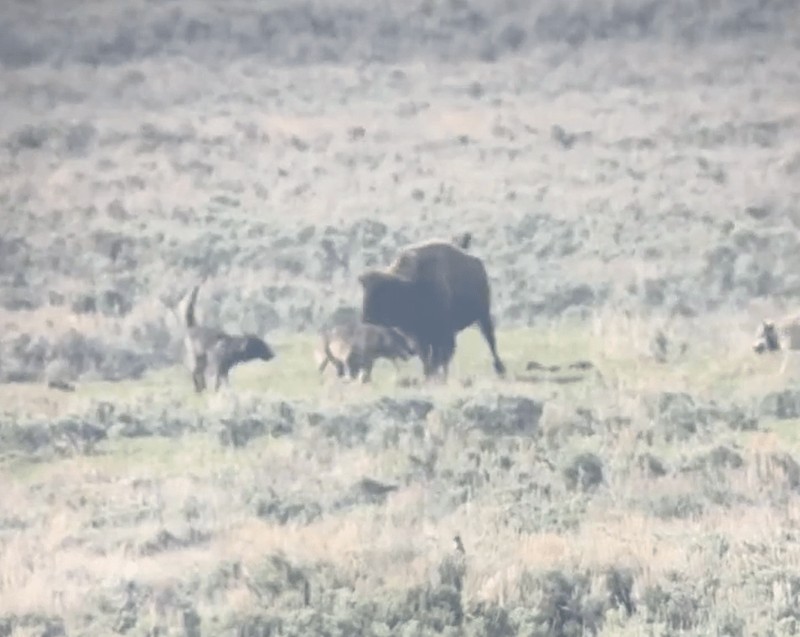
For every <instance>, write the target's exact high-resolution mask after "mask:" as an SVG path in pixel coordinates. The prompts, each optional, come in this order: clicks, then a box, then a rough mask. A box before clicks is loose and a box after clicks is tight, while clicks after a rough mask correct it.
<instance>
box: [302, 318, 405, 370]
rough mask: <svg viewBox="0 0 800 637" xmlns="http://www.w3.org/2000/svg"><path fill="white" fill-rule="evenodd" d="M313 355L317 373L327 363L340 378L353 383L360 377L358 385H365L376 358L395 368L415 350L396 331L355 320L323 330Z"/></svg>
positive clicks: (403, 336) (391, 328)
mask: <svg viewBox="0 0 800 637" xmlns="http://www.w3.org/2000/svg"><path fill="white" fill-rule="evenodd" d="M315 355H316V358H317V361H318V362H319V368H318V369H319V372H320V373H322V372H324V371H325V368H326V367H327V366H328V364H329V363H330V364H332V365H333V366H334V368H335V369H336V375H337V376H339V377H340V378H342V377H344V376H346V375H347V376H349V377H350V378H351V379H353V380H355V379H356V378H357V377H359V375H360V377H361V382H362V383H368V382H370V380H371V379H372V368H373V366H374V365H375V361H377V360H378V359H379V358H385V359H387V360H390V361H392V362H393V363H394V365H395V368H397V361H398V360H402V361H406V360H408V359H409V358H411V357H412V356H415V355H416V349H415V347H414V344H413V342H412V341H411V339H409V338H408V337H407V336H406V335H405V334H403V333H402V332H401V331H400V330H398V329H396V328H393V327H385V326H382V325H370V324H368V323H362V322H360V321H354V322H350V323H345V324H340V325H334V326H332V327H329V328H326V329H323V330H322V332H321V334H320V344H319V347H318V348H317V350H316V352H315Z"/></svg>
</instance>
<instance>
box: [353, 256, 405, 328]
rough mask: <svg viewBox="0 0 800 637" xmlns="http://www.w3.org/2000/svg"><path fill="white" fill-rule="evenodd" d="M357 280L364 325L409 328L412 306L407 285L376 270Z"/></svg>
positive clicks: (392, 275) (393, 276)
mask: <svg viewBox="0 0 800 637" xmlns="http://www.w3.org/2000/svg"><path fill="white" fill-rule="evenodd" d="M358 280H359V283H361V286H362V288H363V292H364V297H363V301H362V305H361V320H362V321H364V323H372V324H375V325H386V326H389V327H399V328H401V329H404V328H406V329H407V328H408V327H410V326H409V325H408V320H407V319H408V317H409V315H410V314H409V311H410V310H413V307H414V305H415V303H414V290H413V286H412V285H411V282H410V281H407V280H405V279H402V278H400V277H399V276H397V275H395V274H391V273H389V272H383V271H380V270H369V271H367V272H365V273H364V274H362V275H361V276H359V277H358Z"/></svg>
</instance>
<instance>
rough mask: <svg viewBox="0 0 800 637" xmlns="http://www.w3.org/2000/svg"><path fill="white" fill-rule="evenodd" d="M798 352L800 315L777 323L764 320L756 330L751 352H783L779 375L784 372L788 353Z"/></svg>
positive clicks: (799, 344) (799, 347)
mask: <svg viewBox="0 0 800 637" xmlns="http://www.w3.org/2000/svg"><path fill="white" fill-rule="evenodd" d="M792 350H800V315H798V316H790V317H786V318H783V319H781V320H779V321H777V322H776V321H772V320H764V321H762V323H761V326H760V327H759V328H758V332H757V334H756V341H755V343H753V351H754V352H755V353H756V354H765V353H767V352H783V353H784V355H783V362H782V363H781V367H780V370H779V371H778V373H779V374H783V373H784V372H785V371H786V365H787V364H788V362H789V352H790V351H792Z"/></svg>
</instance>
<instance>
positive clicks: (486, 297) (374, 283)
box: [359, 240, 505, 377]
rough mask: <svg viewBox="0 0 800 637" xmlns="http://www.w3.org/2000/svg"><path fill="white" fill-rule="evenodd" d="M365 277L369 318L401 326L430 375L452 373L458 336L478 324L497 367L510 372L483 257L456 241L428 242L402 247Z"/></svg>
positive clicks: (365, 315)
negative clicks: (499, 346) (496, 328)
mask: <svg viewBox="0 0 800 637" xmlns="http://www.w3.org/2000/svg"><path fill="white" fill-rule="evenodd" d="M359 282H360V283H361V286H362V288H363V300H362V319H363V321H364V322H366V323H375V324H378V325H386V326H390V327H397V328H399V329H400V330H402V331H403V332H405V333H406V334H408V335H409V336H411V337H412V338H413V339H414V341H415V342H416V344H417V350H418V352H419V356H420V358H421V359H422V363H423V369H424V373H425V376H426V377H431V376H432V375H433V374H435V373H436V372H437V371H440V370H441V372H442V373H443V375H444V376H445V377H446V376H447V372H448V367H449V364H450V361H451V359H452V357H453V354H454V353H455V347H456V341H455V339H456V335H457V334H458V333H459V332H460V331H462V330H464V329H465V328H467V327H469V326H470V325H473V324H474V323H477V324H478V326H479V327H480V330H481V333H482V334H483V336H484V338H485V340H486V343H487V344H488V346H489V349H490V351H491V354H492V358H493V360H494V368H495V371H496V372H497V374H498V375H500V376H502V375H504V374H505V365H504V364H503V362H502V360H501V359H500V357H499V355H498V353H497V343H496V339H495V331H494V323H493V321H492V317H491V294H490V288H489V278H488V275H487V274H486V268H485V266H484V265H483V261H482V260H481V259H479V258H477V257H475V256H473V255H471V254H467V253H466V252H465V251H464V250H462V249H461V248H460V247H458V246H457V245H454V243H453V242H451V241H440V240H433V241H427V242H424V243H418V244H414V245H411V246H408V247H406V248H404V249H402V250H401V251H400V253H399V254H398V256H397V258H396V259H395V260H394V262H393V263H392V264H391V265H390V266H389V267H388V268H386V269H383V270H368V271H366V272H364V273H363V274H362V275H361V276H360V277H359Z"/></svg>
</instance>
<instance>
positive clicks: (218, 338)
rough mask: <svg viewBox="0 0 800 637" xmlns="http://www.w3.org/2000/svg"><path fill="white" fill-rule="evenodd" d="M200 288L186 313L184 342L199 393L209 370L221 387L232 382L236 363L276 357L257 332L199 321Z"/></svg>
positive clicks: (204, 384) (184, 315) (187, 304)
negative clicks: (238, 331)
mask: <svg viewBox="0 0 800 637" xmlns="http://www.w3.org/2000/svg"><path fill="white" fill-rule="evenodd" d="M199 291H200V286H199V285H195V286H194V287H193V288H192V291H191V293H190V294H189V298H188V302H187V303H186V308H185V310H184V313H183V318H184V323H185V326H186V336H185V338H184V343H185V346H186V351H187V354H188V357H189V361H190V368H191V372H192V381H193V382H194V389H195V391H196V392H197V393H200V392H202V391H204V390H205V389H206V378H207V376H208V374H209V373H210V374H211V376H212V377H213V379H214V391H218V390H219V388H220V385H221V383H222V381H225V383H226V384H229V380H228V372H229V371H230V370H231V368H232V367H234V366H235V365H238V364H239V363H244V362H247V361H250V360H262V361H270V360H272V359H273V358H275V352H274V351H273V350H272V348H271V347H270V346H269V345H267V343H266V342H265V341H264V340H263V339H261V338H259V337H258V336H256V335H254V334H242V335H231V334H227V333H225V332H223V331H222V330H219V329H216V328H213V327H206V326H203V325H198V323H197V318H196V316H195V305H196V303H197V294H198V292H199Z"/></svg>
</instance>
